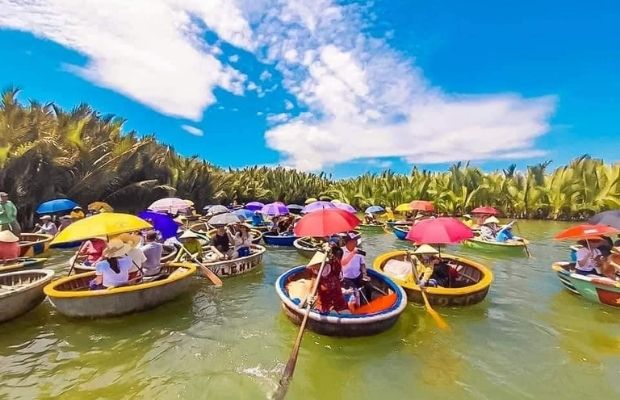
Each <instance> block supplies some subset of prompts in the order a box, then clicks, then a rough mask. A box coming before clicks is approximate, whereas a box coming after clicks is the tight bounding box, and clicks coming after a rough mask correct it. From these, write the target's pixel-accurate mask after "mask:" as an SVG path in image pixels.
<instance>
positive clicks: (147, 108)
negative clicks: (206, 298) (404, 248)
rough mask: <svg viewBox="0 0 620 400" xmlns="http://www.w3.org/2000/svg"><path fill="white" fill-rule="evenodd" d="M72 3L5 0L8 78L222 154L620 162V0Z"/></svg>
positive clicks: (355, 163) (354, 169)
mask: <svg viewBox="0 0 620 400" xmlns="http://www.w3.org/2000/svg"><path fill="white" fill-rule="evenodd" d="M74 3H75V2H74V1H72V0H58V1H55V2H40V3H39V4H36V5H33V4H28V5H20V4H15V3H14V2H10V1H8V0H0V11H1V12H0V51H2V54H4V55H5V60H4V62H2V63H0V87H8V86H11V85H15V86H18V87H20V88H22V90H23V91H22V94H21V98H22V99H23V100H27V99H28V98H33V99H37V100H42V101H55V102H56V103H58V104H60V105H61V106H63V107H72V106H74V105H77V104H78V103H80V102H87V103H89V104H91V105H92V106H93V107H95V108H96V109H97V110H100V111H101V112H103V113H114V114H117V115H119V116H122V117H124V118H126V119H127V123H126V125H125V127H126V129H127V130H130V129H135V130H137V131H139V132H140V133H144V134H148V133H154V134H155V135H156V136H157V137H158V138H159V139H161V140H162V141H163V142H165V143H168V144H172V145H173V146H174V147H175V148H176V149H177V150H178V151H179V152H181V153H182V154H186V155H192V154H197V155H199V156H201V157H204V158H205V159H207V160H209V161H211V162H213V163H215V164H218V165H221V166H232V167H240V166H245V165H251V164H265V165H287V166H292V167H297V168H302V169H306V170H324V171H327V172H330V173H333V174H334V175H335V176H351V175H355V174H358V173H361V172H364V171H368V170H371V171H378V170H381V169H383V168H386V167H390V168H393V169H396V170H398V171H407V170H408V169H409V168H410V167H411V165H412V163H415V164H418V165H421V166H422V167H425V168H431V169H443V168H445V167H446V165H449V164H450V163H452V162H454V161H459V160H472V162H474V163H476V164H479V165H481V166H482V167H484V168H485V169H495V168H503V167H505V166H506V165H508V164H510V163H512V162H515V163H517V164H518V165H519V167H521V168H524V167H525V166H526V165H528V164H531V163H535V162H539V161H542V160H547V159H552V160H554V165H556V166H557V165H559V164H560V163H565V162H567V161H568V160H570V159H571V158H573V157H575V156H578V155H581V154H583V153H589V154H591V155H593V156H596V157H603V158H604V159H605V160H606V161H618V160H619V158H620V157H619V156H618V154H620V152H619V151H618V148H619V147H620V135H619V134H618V133H619V132H618V131H619V129H620V128H619V126H620V101H619V96H620V95H619V93H620V81H619V80H618V79H617V74H618V71H620V46H619V44H620V30H618V29H617V21H618V20H620V3H618V2H615V1H590V2H588V3H587V4H585V3H583V2H571V1H552V0H548V1H545V2H540V1H512V0H508V1H501V2H497V1H486V0H485V1H468V2H463V1H458V0H443V1H442V0H434V1H431V0H424V1H422V0H410V1H404V0H402V1H401V0H375V1H374V2H333V1H329V0H316V1H313V2H307V1H298V0H282V1H266V0H255V1H249V0H248V1H244V0H239V1H224V0H205V1H199V0H186V1H182V0H148V1H147V0H136V1H133V2H131V3H130V4H128V3H127V2H123V1H120V0H111V1H108V2H98V1H86V2H81V3H80V6H76V5H75V4H74ZM578 3H579V4H578Z"/></svg>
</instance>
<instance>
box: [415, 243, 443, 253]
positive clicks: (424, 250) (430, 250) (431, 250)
mask: <svg viewBox="0 0 620 400" xmlns="http://www.w3.org/2000/svg"><path fill="white" fill-rule="evenodd" d="M413 254H439V251H437V249H436V248H434V247H433V246H429V245H428V244H423V245H422V246H420V247H418V248H417V249H415V251H414V252H413Z"/></svg>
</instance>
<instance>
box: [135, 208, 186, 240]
mask: <svg viewBox="0 0 620 400" xmlns="http://www.w3.org/2000/svg"><path fill="white" fill-rule="evenodd" d="M138 217H140V218H142V219H143V220H145V221H148V222H150V223H151V225H153V228H154V229H155V230H157V231H159V232H160V233H161V238H162V239H164V240H166V239H168V238H171V237H173V236H176V234H177V229H178V228H179V224H177V223H176V222H174V220H173V219H172V218H170V217H169V216H168V215H166V214H160V213H156V212H153V211H142V212H141V213H140V214H138Z"/></svg>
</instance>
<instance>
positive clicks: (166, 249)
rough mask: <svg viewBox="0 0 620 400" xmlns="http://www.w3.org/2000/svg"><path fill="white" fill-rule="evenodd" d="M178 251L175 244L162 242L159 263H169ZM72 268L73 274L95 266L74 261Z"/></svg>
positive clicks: (86, 270)
mask: <svg viewBox="0 0 620 400" xmlns="http://www.w3.org/2000/svg"><path fill="white" fill-rule="evenodd" d="M178 252H179V249H177V248H176V247H175V246H172V245H167V244H164V245H163V252H162V254H161V264H162V265H163V264H165V263H169V262H172V261H173V260H175V258H176V256H177V253H178ZM72 263H73V261H72V259H71V260H69V267H71V264H72ZM73 270H74V271H75V274H83V273H84V272H91V271H94V270H95V266H94V265H92V264H91V265H86V264H83V263H81V262H76V263H75V264H74V265H73Z"/></svg>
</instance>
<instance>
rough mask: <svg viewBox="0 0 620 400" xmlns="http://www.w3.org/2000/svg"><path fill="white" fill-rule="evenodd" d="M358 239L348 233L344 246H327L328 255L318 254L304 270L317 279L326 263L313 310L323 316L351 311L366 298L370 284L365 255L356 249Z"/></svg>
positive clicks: (333, 244)
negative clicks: (322, 264) (321, 313)
mask: <svg viewBox="0 0 620 400" xmlns="http://www.w3.org/2000/svg"><path fill="white" fill-rule="evenodd" d="M358 239H359V238H358V237H357V236H356V235H354V234H350V235H349V236H348V237H347V239H346V244H345V245H344V246H343V247H340V246H338V244H337V243H335V242H332V243H331V244H327V246H329V247H328V251H327V254H325V253H322V252H317V253H316V254H315V256H314V257H313V258H312V260H310V262H309V263H308V265H307V266H306V268H307V269H308V270H309V271H311V273H312V274H313V275H314V276H318V273H319V269H320V264H321V263H322V262H323V261H325V265H324V267H323V271H322V272H321V279H320V282H319V287H318V292H317V298H316V302H315V308H316V309H317V310H319V311H320V312H323V313H329V312H330V311H334V312H336V313H350V312H353V311H354V310H355V309H356V308H357V307H359V305H360V301H361V299H362V298H365V297H367V295H366V293H367V291H366V285H367V284H368V282H369V280H370V279H369V278H368V274H367V271H366V261H365V259H364V252H363V251H361V250H360V249H358V247H357V242H358Z"/></svg>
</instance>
